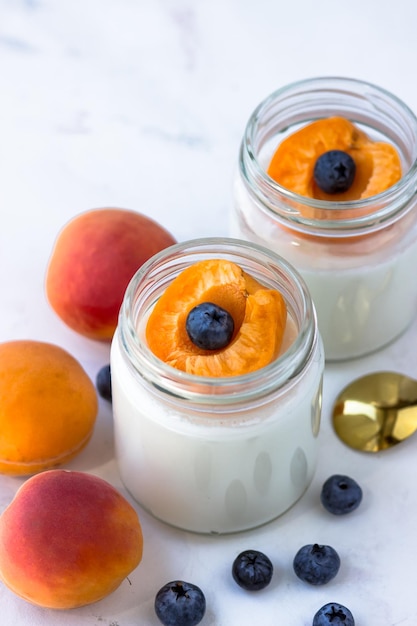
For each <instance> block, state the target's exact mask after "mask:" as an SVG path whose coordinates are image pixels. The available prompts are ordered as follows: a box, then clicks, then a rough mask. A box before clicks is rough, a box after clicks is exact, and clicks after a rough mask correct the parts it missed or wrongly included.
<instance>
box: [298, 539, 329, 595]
mask: <svg viewBox="0 0 417 626" xmlns="http://www.w3.org/2000/svg"><path fill="white" fill-rule="evenodd" d="M293 567H294V572H295V573H296V575H297V576H298V578H300V579H301V580H303V581H304V582H306V583H310V585H325V584H326V583H328V582H329V581H330V580H332V578H334V577H335V576H336V574H337V572H338V571H339V568H340V558H339V555H338V554H337V552H336V550H335V549H334V548H332V547H331V546H320V545H318V544H317V543H315V544H308V545H306V546H303V547H302V548H300V549H299V550H298V552H297V554H296V555H295V557H294V561H293Z"/></svg>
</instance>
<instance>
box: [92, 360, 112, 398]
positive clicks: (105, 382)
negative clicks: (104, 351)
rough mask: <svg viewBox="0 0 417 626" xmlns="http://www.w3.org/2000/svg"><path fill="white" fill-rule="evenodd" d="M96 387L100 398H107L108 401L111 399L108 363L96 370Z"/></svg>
mask: <svg viewBox="0 0 417 626" xmlns="http://www.w3.org/2000/svg"><path fill="white" fill-rule="evenodd" d="M96 387H97V391H98V393H99V395H100V396H101V397H102V398H104V399H105V400H108V402H111V401H112V391H111V374H110V365H103V367H102V368H101V369H100V370H99V371H98V373H97V376H96Z"/></svg>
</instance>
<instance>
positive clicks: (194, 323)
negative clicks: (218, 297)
mask: <svg viewBox="0 0 417 626" xmlns="http://www.w3.org/2000/svg"><path fill="white" fill-rule="evenodd" d="M185 328H186V331H187V333H188V336H189V338H190V339H191V341H192V342H193V343H194V344H195V345H196V346H198V347H199V348H201V349H202V350H221V348H225V347H226V346H227V345H228V344H229V343H230V340H231V338H232V335H233V330H234V322H233V317H232V316H231V315H230V313H229V312H228V311H225V309H222V308H221V307H220V306H218V305H217V304H213V303H212V302H202V303H201V304H198V305H197V306H195V307H194V308H193V309H191V311H190V312H189V313H188V316H187V320H186V323H185Z"/></svg>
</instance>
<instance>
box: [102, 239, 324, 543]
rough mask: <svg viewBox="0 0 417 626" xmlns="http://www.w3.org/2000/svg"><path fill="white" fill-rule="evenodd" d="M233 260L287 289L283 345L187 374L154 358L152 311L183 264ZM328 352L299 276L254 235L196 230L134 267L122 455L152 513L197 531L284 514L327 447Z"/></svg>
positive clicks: (125, 337)
mask: <svg viewBox="0 0 417 626" xmlns="http://www.w3.org/2000/svg"><path fill="white" fill-rule="evenodd" d="M204 259H227V260H229V261H232V262H233V263H236V264H237V265H239V267H241V268H242V269H243V270H244V271H246V272H247V273H248V274H250V275H251V276H253V277H254V278H255V279H256V280H258V281H259V282H260V283H262V284H263V285H265V286H267V287H268V288H270V289H276V290H279V291H280V292H281V294H282V295H283V297H284V299H285V302H286V306H287V311H288V322H287V328H286V332H285V335H284V340H283V346H282V348H281V353H280V355H279V356H278V357H277V358H276V359H275V360H274V361H273V362H272V363H270V364H269V365H267V366H265V367H263V368H261V369H259V370H257V371H254V372H251V373H247V374H242V375H237V376H231V377H221V378H210V377H205V376H196V375H192V374H187V373H185V372H183V371H180V370H177V369H176V368H174V367H171V366H170V365H167V364H166V363H164V362H163V361H162V360H160V359H158V358H157V357H155V356H154V354H153V353H152V352H151V351H150V349H149V348H148V346H147V343H146V339H145V327H146V320H147V318H148V316H149V314H150V312H151V310H152V308H153V306H154V304H155V302H156V301H157V300H158V298H159V296H160V295H161V294H162V293H163V292H164V291H165V289H166V287H167V286H168V285H169V284H170V283H171V282H172V280H173V279H174V278H175V277H176V276H178V275H179V274H180V273H181V272H182V271H183V270H184V269H185V268H187V267H189V266H190V265H192V264H194V263H196V262H198V261H201V260H204ZM323 367H324V355H323V347H322V342H321V338H320V335H319V332H318V329H317V324H316V315H315V310H314V306H313V304H312V301H311V298H310V295H309V292H308V290H307V288H306V286H305V284H304V281H303V280H302V278H301V277H300V276H299V275H298V273H297V272H296V271H294V269H293V268H292V267H291V266H290V265H289V264H288V263H287V262H286V261H284V260H283V259H281V258H280V257H279V256H277V255H275V254H274V253H273V252H271V251H269V250H267V249H264V248H262V247H260V246H257V245H256V244H248V243H246V242H243V241H240V240H234V239H223V238H209V239H196V240H192V241H188V242H185V243H181V244H176V245H174V246H171V247H170V248H167V249H166V250H164V251H162V252H160V253H159V254H157V255H155V256H154V257H153V258H151V259H150V260H149V261H148V262H147V263H145V264H144V265H143V266H142V268H141V269H140V270H139V271H138V272H137V273H136V275H135V276H134V277H133V279H132V281H131V283H130V285H129V287H128V289H127V291H126V294H125V299H124V302H123V305H122V308H121V312H120V318H119V325H118V329H117V331H116V333H115V336H114V339H113V342H112V348H111V373H112V401H113V412H114V429H115V445H116V458H117V462H118V466H119V470H120V475H121V479H122V481H123V483H124V485H125V486H126V488H127V489H128V491H129V492H130V493H131V495H132V496H133V497H134V498H135V499H136V500H137V501H138V502H139V503H140V504H141V505H142V506H143V507H144V508H145V509H146V510H147V511H149V512H150V513H151V514H152V515H153V516H155V517H156V518H159V519H160V520H163V521H164V522H167V523H168V524H170V525H173V526H176V527H179V528H181V529H185V530H188V531H194V532H198V533H231V532H236V531H241V530H246V529H250V528H254V527H256V526H259V525H261V524H264V523H266V522H268V521H270V520H272V519H274V518H276V517H277V516H279V515H281V514H282V513H283V512H284V511H285V510H286V509H288V508H289V507H291V506H292V505H293V504H294V503H295V502H296V501H297V500H298V499H299V498H300V497H301V496H302V494H303V493H304V492H305V490H306V489H307V487H308V485H309V483H310V481H311V479H312V477H313V473H314V469H315V465H316V458H317V453H318V433H319V424H320V414H321V395H322V377H323Z"/></svg>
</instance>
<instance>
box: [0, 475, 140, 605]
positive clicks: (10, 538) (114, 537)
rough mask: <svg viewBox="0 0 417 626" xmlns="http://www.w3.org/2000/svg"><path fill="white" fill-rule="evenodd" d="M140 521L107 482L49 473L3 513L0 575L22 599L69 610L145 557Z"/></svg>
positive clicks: (97, 596) (104, 590)
mask: <svg viewBox="0 0 417 626" xmlns="http://www.w3.org/2000/svg"><path fill="white" fill-rule="evenodd" d="M142 549H143V537H142V530H141V525H140V521H139V517H138V515H137V513H136V511H135V509H134V508H133V507H132V505H131V504H130V503H129V502H128V501H127V500H126V498H125V497H124V496H123V495H122V494H121V493H120V492H119V491H118V490H117V489H116V488H115V487H113V486H112V485H110V484H109V483H108V482H107V481H105V480H103V479H102V478H99V477H97V476H93V475H91V474H87V473H85V472H76V471H68V470H63V469H57V470H48V471H46V472H42V473H41V474H37V475H36V476H32V477H31V478H29V479H28V480H26V481H25V482H24V483H23V485H22V486H21V487H20V488H19V489H18V491H17V492H16V494H15V496H14V498H13V500H12V501H11V503H10V504H9V505H8V506H7V508H6V509H5V510H4V511H3V513H2V515H1V516H0V578H1V580H2V581H3V582H4V584H5V585H6V586H7V587H8V588H9V589H11V591H13V592H14V593H15V594H16V595H18V596H19V597H21V598H23V599H25V600H26V601H28V602H30V603H32V604H35V605H38V606H42V607H46V608H52V609H72V608H76V607H79V606H84V605H86V604H91V603H92V602H97V601H98V600H101V599H102V598H104V597H105V596H107V595H109V594H110V593H112V592H113V591H114V590H115V589H117V587H119V585H120V584H121V583H122V581H123V580H124V579H125V578H126V577H127V576H128V575H129V574H130V573H131V572H132V571H133V570H134V569H135V568H136V567H137V565H138V564H139V563H140V561H141V558H142Z"/></svg>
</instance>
